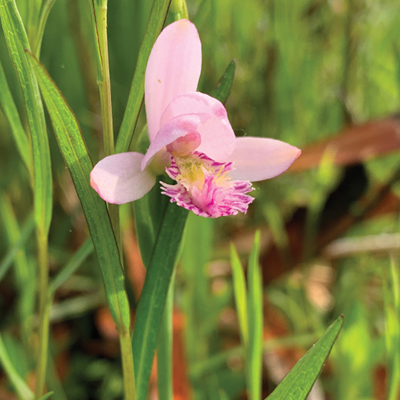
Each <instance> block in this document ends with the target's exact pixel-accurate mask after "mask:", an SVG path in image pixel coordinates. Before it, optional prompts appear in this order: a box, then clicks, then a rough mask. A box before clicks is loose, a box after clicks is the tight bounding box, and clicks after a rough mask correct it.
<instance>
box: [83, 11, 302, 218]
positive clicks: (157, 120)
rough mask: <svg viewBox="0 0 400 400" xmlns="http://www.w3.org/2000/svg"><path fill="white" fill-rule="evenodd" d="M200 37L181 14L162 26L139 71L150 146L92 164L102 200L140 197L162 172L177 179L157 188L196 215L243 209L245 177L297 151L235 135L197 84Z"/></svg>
mask: <svg viewBox="0 0 400 400" xmlns="http://www.w3.org/2000/svg"><path fill="white" fill-rule="evenodd" d="M200 72H201V42H200V38H199V36H198V33H197V29H196V27H195V26H194V25H193V24H192V23H191V22H190V21H188V20H185V19H182V20H179V21H177V22H174V23H172V24H171V25H169V26H167V27H166V28H165V29H164V30H163V31H162V32H161V34H160V36H159V37H158V39H157V41H156V42H155V44H154V47H153V49H152V51H151V54H150V57H149V62H148V65H147V69H146V75H145V105H146V115H147V124H148V131H149V138H150V147H149V148H148V150H147V152H146V154H140V153H137V152H127V153H120V154H114V155H111V156H108V157H106V158H104V159H103V160H101V161H100V162H99V163H98V164H96V166H95V167H94V169H93V170H92V172H91V175H90V178H91V185H92V187H93V188H94V189H95V190H96V191H97V192H98V194H99V195H100V196H101V197H102V198H103V199H104V200H105V201H107V202H109V203H114V204H124V203H128V202H131V201H134V200H137V199H140V198H141V197H143V196H144V195H145V194H146V193H147V192H149V191H150V189H151V188H152V187H153V186H154V185H155V182H156V175H158V174H160V173H163V172H166V173H167V174H168V175H169V176H170V177H171V178H172V179H173V180H174V181H176V184H174V185H170V184H166V183H163V182H162V183H161V185H162V187H161V191H162V193H163V194H165V195H167V196H169V197H170V198H171V202H176V203H177V204H178V205H179V206H181V207H184V208H186V209H189V210H192V211H193V212H194V213H195V214H197V215H200V216H203V217H212V218H216V217H220V216H224V215H234V214H237V213H238V212H244V213H245V212H246V211H247V208H248V206H249V204H250V203H251V202H252V201H253V198H252V197H251V196H249V195H247V193H248V192H250V191H252V190H253V188H252V185H251V181H261V180H265V179H269V178H273V177H275V176H277V175H279V174H281V173H282V172H284V171H285V170H286V169H287V168H289V166H290V165H291V164H292V163H293V161H294V160H295V159H296V158H297V157H298V156H299V155H300V153H301V151H300V150H299V149H298V148H296V147H294V146H291V145H289V144H287V143H284V142H281V141H279V140H275V139H268V138H255V137H241V138H236V137H235V134H234V132H233V129H232V127H231V124H230V122H229V120H228V116H227V112H226V109H225V107H224V105H223V104H222V103H221V102H220V101H218V100H216V99H214V98H213V97H211V96H208V95H206V94H204V93H200V92H197V91H196V89H197V84H198V81H199V77H200Z"/></svg>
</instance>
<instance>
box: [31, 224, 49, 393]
mask: <svg viewBox="0 0 400 400" xmlns="http://www.w3.org/2000/svg"><path fill="white" fill-rule="evenodd" d="M37 242H38V253H39V254H38V258H39V286H38V293H39V352H38V360H37V364H36V388H35V399H36V400H37V399H40V398H41V397H42V395H43V394H44V387H45V379H46V369H47V357H48V341H49V314H50V306H51V301H50V299H49V274H48V272H49V271H48V264H49V262H48V261H49V259H48V241H47V233H46V232H45V231H44V230H43V229H41V228H40V227H39V229H38V231H37Z"/></svg>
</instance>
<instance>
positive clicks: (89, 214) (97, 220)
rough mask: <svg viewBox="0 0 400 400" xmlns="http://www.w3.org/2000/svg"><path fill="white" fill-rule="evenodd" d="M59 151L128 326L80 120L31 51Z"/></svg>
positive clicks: (111, 295)
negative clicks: (91, 180) (92, 179)
mask: <svg viewBox="0 0 400 400" xmlns="http://www.w3.org/2000/svg"><path fill="white" fill-rule="evenodd" d="M30 55H31V61H32V65H33V67H34V70H35V72H36V75H37V77H38V81H39V85H40V88H41V91H42V95H43V98H44V101H45V103H46V106H47V109H48V111H49V115H50V118H51V122H52V124H53V128H54V133H55V135H56V138H57V142H58V145H59V148H60V151H61V153H62V155H63V157H64V159H65V162H66V163H67V165H68V169H69V171H70V173H71V176H72V179H73V181H74V185H75V189H76V191H77V194H78V196H79V199H80V201H81V204H82V207H83V211H84V213H85V216H86V221H87V223H88V226H89V230H90V234H91V237H92V240H93V244H94V247H95V249H96V253H97V256H98V258H99V261H100V267H101V271H102V274H103V279H104V284H105V288H106V294H107V299H108V302H109V307H110V310H111V314H112V316H113V318H114V321H115V323H116V324H117V326H118V327H124V328H125V329H129V326H130V313H129V303H128V298H127V295H126V292H125V287H124V274H123V270H122V266H121V263H120V258H119V251H118V247H117V245H116V241H115V237H114V233H113V230H112V227H111V223H110V218H109V215H108V212H107V208H106V204H105V203H104V201H103V200H101V199H100V197H99V196H98V195H97V193H96V192H95V191H94V190H93V189H92V188H91V186H90V179H89V176H90V171H91V170H92V169H93V164H92V161H91V159H90V157H89V154H88V151H87V148H86V144H85V142H84V140H83V137H82V133H81V131H80V128H79V125H78V121H77V120H76V117H75V115H74V114H73V113H72V110H71V109H70V108H69V106H68V105H67V102H66V100H65V99H64V98H63V96H62V94H61V93H60V91H59V90H58V88H57V86H56V85H55V83H54V82H53V81H52V80H51V78H50V77H49V75H48V74H47V72H46V70H45V69H44V67H43V66H42V65H41V64H40V63H39V62H38V61H37V59H36V58H35V57H34V56H33V55H32V54H31V53H30Z"/></svg>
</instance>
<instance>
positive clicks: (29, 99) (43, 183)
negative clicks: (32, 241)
mask: <svg viewBox="0 0 400 400" xmlns="http://www.w3.org/2000/svg"><path fill="white" fill-rule="evenodd" d="M0 17H1V23H2V25H3V32H4V37H5V39H6V42H7V47H8V51H9V53H10V56H11V59H12V62H13V64H14V68H15V70H16V72H17V75H18V78H19V81H20V84H21V88H22V92H23V94H24V99H25V106H26V111H27V115H28V122H29V127H30V131H31V137H32V147H33V162H34V177H35V179H34V180H35V185H34V188H35V190H34V193H35V200H34V203H35V205H34V208H35V220H36V224H37V226H38V227H40V229H41V230H42V232H41V234H42V235H44V236H46V235H47V232H48V230H49V226H50V220H51V212H52V179H51V164H50V150H49V143H48V139H47V134H46V123H45V119H44V111H43V104H42V101H41V98H40V93H39V87H38V84H37V80H36V77H35V74H34V72H33V69H32V67H31V65H30V63H29V60H28V58H27V55H26V54H25V49H29V41H28V37H27V35H26V32H25V29H24V26H23V23H22V20H21V16H20V15H19V13H18V9H17V6H16V4H15V0H0Z"/></svg>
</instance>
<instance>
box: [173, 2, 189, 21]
mask: <svg viewBox="0 0 400 400" xmlns="http://www.w3.org/2000/svg"><path fill="white" fill-rule="evenodd" d="M171 12H172V13H173V14H174V19H175V21H178V20H180V19H183V18H185V19H189V14H188V11H187V6H186V1H185V0H172V3H171Z"/></svg>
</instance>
